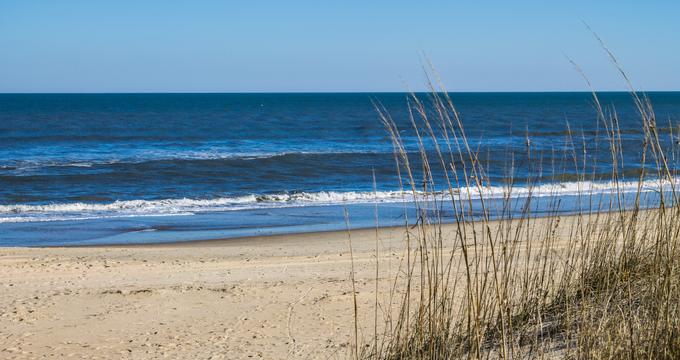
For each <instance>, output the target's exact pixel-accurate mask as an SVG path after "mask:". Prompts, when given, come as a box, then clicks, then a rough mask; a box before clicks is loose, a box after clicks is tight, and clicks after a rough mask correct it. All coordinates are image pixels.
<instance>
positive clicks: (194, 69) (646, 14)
mask: <svg viewBox="0 0 680 360" xmlns="http://www.w3.org/2000/svg"><path fill="white" fill-rule="evenodd" d="M678 14H680V2H679V1H677V0H669V1H664V0H650V1H644V2H643V1H627V0H619V1H610V0H601V1H592V0H588V1H586V0H570V1H560V2H557V1H525V0H516V1H507V0H504V1H491V0H476V1H473V0H457V1H456V0H449V1H434V0H421V1H413V0H411V1H401V0H392V1H383V0H374V1H367V0H364V1H355V0H345V1H324V0H309V1H307V0H304V1H296V0H289V1H281V0H247V1H229V0H224V1H209V0H203V1H201V0H193V1H188V0H164V1H155V0H135V1H132V0H115V1H114V0H111V1H103V0H88V1H71V0H60V1H48V0H45V1H35V0H0V92H4V93H8V92H9V93H12V92H48V93H51V92H85V93H91V92H95V93H97V92H98V93H102V92H103V93H108V92H348V91H349V92H352V91H362V92H381V91H404V90H422V89H424V85H425V83H424V76H423V70H422V64H423V54H425V56H426V57H427V58H428V59H429V60H430V61H431V62H432V64H433V65H434V67H435V68H436V69H437V72H438V73H439V74H440V75H441V79H442V82H443V83H444V84H445V85H446V88H447V89H448V90H449V91H581V90H588V88H587V87H586V85H585V83H584V81H583V79H582V78H581V77H580V75H579V74H578V73H577V72H576V71H575V70H574V69H573V67H572V65H571V64H570V63H569V61H568V60H567V57H569V58H571V59H573V60H574V61H575V62H577V63H578V64H579V65H580V66H581V67H582V68H583V70H584V72H585V73H586V74H587V76H588V77H589V78H590V80H591V81H592V83H593V86H594V87H595V88H596V89H597V90H625V89H626V88H625V85H624V82H623V81H622V79H621V78H620V77H619V76H618V75H617V72H616V70H615V69H614V68H613V66H612V65H611V63H610V61H609V60H608V59H607V57H606V54H605V52H604V51H603V50H602V48H601V47H600V46H599V45H598V43H597V41H596V40H595V39H594V37H593V35H592V33H591V32H590V31H589V30H588V29H587V27H586V26H585V25H584V22H585V23H587V24H589V25H590V26H591V27H592V29H593V30H594V31H595V32H597V33H598V34H599V35H600V36H601V37H602V39H603V40H604V41H605V42H606V44H607V46H608V47H609V48H610V49H611V50H612V51H613V52H614V53H615V54H616V56H617V57H618V59H619V61H620V63H621V65H622V66H623V67H624V69H625V70H626V71H627V72H628V73H629V75H630V77H631V78H632V79H633V80H634V85H635V86H636V87H637V88H639V89H640V90H645V91H652V90H680V71H678V70H679V67H680V40H678V35H680V21H677V16H678Z"/></svg>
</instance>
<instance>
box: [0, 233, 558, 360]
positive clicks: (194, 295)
mask: <svg viewBox="0 0 680 360" xmlns="http://www.w3.org/2000/svg"><path fill="white" fill-rule="evenodd" d="M537 224H538V227H539V228H540V227H541V224H540V221H539V222H537ZM562 224H565V222H564V221H562ZM564 228H565V229H567V228H568V227H564ZM454 230H455V228H454V226H453V225H447V226H446V227H445V228H444V231H445V233H453V232H454ZM351 235H352V244H353V249H354V264H355V268H356V285H357V291H358V307H359V313H360V316H359V328H360V330H359V331H360V337H362V338H363V339H369V338H370V337H371V335H372V334H373V331H374V330H373V329H374V326H373V325H374V310H373V309H374V302H375V293H376V291H375V286H376V283H375V281H374V279H375V277H376V274H375V266H376V258H375V244H376V232H375V230H371V229H367V230H354V231H352V233H351ZM378 239H379V247H378V248H379V257H378V258H379V266H380V279H381V281H380V282H379V283H378V284H379V286H380V288H379V290H378V294H379V296H378V297H379V301H380V302H381V303H382V304H387V303H388V302H389V296H390V295H389V294H390V288H391V285H392V281H390V279H393V278H394V276H395V274H396V273H397V271H398V270H399V269H400V260H401V259H402V258H403V251H404V248H405V247H404V242H405V240H404V230H403V229H402V228H382V229H380V231H379V235H378ZM348 245H349V244H348V239H347V233H346V232H327V233H309V234H293V235H281V236H269V237H259V238H257V237H256V238H244V239H231V240H218V241H202V242H190V243H177V244H164V245H147V246H109V247H81V248H0V358H2V359H5V358H6V359H12V358H38V357H40V358H43V357H47V358H65V357H74V358H88V359H90V358H120V357H124V358H134V359H145V358H184V359H193V358H196V359H208V358H216V359H221V358H224V359H248V358H264V359H284V358H308V359H328V358H331V359H333V358H347V355H348V352H349V346H350V344H351V340H352V336H353V329H354V325H353V324H354V323H353V321H354V320H353V304H352V284H351V282H350V268H351V267H350V265H351V261H350V253H349V246H348ZM383 319H384V318H383V317H382V315H381V320H380V321H379V322H380V323H381V324H383V323H384V321H383Z"/></svg>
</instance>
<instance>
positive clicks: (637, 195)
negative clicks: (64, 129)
mask: <svg viewBox="0 0 680 360" xmlns="http://www.w3.org/2000/svg"><path fill="white" fill-rule="evenodd" d="M598 40H599V38H598ZM603 47H604V45H603ZM604 48H605V50H606V51H607V54H608V56H609V57H610V59H611V60H612V62H613V63H614V65H615V66H616V69H617V70H619V72H620V75H621V76H622V77H623V79H624V80H625V81H626V83H627V84H628V85H629V90H630V95H631V101H633V102H634V104H635V107H636V109H637V112H638V115H639V118H640V121H639V126H640V129H641V133H642V137H643V139H642V141H641V142H640V144H641V145H640V149H639V150H640V152H639V159H640V164H639V171H637V172H636V173H635V174H634V175H633V177H632V178H631V176H630V174H626V173H624V172H623V170H622V169H623V168H624V166H623V165H624V164H623V153H622V146H624V145H623V140H622V131H621V129H620V128H619V120H618V117H617V113H616V110H615V109H613V108H610V107H608V106H607V105H606V104H602V103H601V102H600V100H599V97H598V95H597V93H596V92H593V107H594V112H595V113H596V115H597V120H596V122H594V123H593V128H592V129H586V130H587V131H588V132H589V133H591V134H592V133H594V134H596V136H595V138H596V140H592V139H591V138H587V137H586V136H585V135H584V132H585V131H586V130H580V131H578V130H572V129H571V128H570V127H569V124H568V123H567V124H565V127H566V129H567V131H566V132H565V133H566V135H565V141H564V143H565V144H567V145H568V146H564V147H561V148H559V149H555V150H553V151H554V152H555V153H557V155H559V156H552V158H553V159H555V158H558V159H561V160H559V161H553V163H552V164H550V165H551V166H550V168H544V165H543V164H544V161H542V157H543V156H544V155H545V154H544V153H542V152H541V151H539V150H537V149H536V147H535V146H534V145H532V141H531V140H532V139H531V137H530V136H529V135H527V137H526V148H525V149H524V150H523V151H525V152H526V157H527V158H528V159H529V161H528V162H526V163H524V164H517V163H515V162H514V161H513V160H512V159H513V157H512V154H509V160H508V174H509V176H508V179H507V182H506V183H505V184H504V188H505V190H504V191H503V194H502V199H501V201H500V202H499V201H498V199H497V198H494V199H492V198H490V197H491V195H488V191H487V189H488V187H489V186H490V185H491V180H490V179H489V178H488V176H486V173H487V172H486V171H485V162H484V159H483V154H480V153H479V152H478V151H477V150H476V149H475V148H474V146H473V142H471V141H470V140H469V139H468V136H467V135H466V133H465V129H464V126H463V121H462V119H461V115H460V114H459V113H458V111H457V109H456V107H455V105H454V102H453V100H452V99H451V97H450V96H449V93H447V92H446V89H444V87H443V86H442V85H441V82H440V81H439V80H438V77H437V74H436V72H435V71H434V70H433V69H432V68H431V67H429V68H428V69H427V71H426V73H427V74H428V83H429V87H430V93H429V96H427V97H423V96H421V95H416V94H412V95H411V96H410V97H408V99H407V106H408V107H407V109H408V111H409V117H410V120H411V127H412V128H411V130H413V131H415V133H416V135H417V137H418V139H419V141H420V147H419V148H420V151H419V152H417V153H415V154H414V153H409V152H408V151H407V150H406V148H405V146H404V142H403V141H402V139H401V136H400V134H401V130H402V129H399V128H398V127H397V125H396V123H395V121H393V120H392V118H391V116H390V113H389V112H388V111H387V110H386V109H385V108H384V107H382V106H381V105H380V104H379V103H377V102H376V104H375V105H376V108H377V110H378V112H379V115H380V118H381V120H382V122H383V123H384V125H385V128H386V129H387V132H388V133H389V135H390V138H391V139H392V143H393V146H394V154H395V160H396V164H397V171H398V175H399V178H400V179H402V183H401V184H400V185H401V186H402V189H403V190H404V191H406V192H410V193H411V195H412V198H413V199H414V200H413V201H415V206H416V208H417V209H418V210H417V216H416V218H411V219H409V218H406V220H405V224H404V226H405V230H406V236H405V242H406V244H405V247H404V255H403V262H402V265H401V268H400V272H399V275H397V276H395V277H394V278H393V279H391V280H390V281H392V285H391V286H392V288H393V289H394V291H393V295H392V296H391V297H390V300H389V301H388V302H387V303H384V302H379V301H378V297H377V294H376V300H375V309H371V311H372V312H374V318H375V324H374V329H373V334H372V336H369V337H368V338H361V337H360V336H359V334H358V333H357V332H356V331H355V334H354V338H355V342H354V346H353V347H352V357H353V358H357V359H359V358H362V359H414V358H418V359H456V358H471V359H495V358H502V359H515V358H526V359H534V358H574V359H623V358H628V359H678V358H680V258H679V257H678V255H680V254H679V253H678V252H679V249H678V247H679V246H680V208H679V207H678V206H676V204H677V203H678V202H677V200H678V199H677V197H678V193H677V191H676V190H677V189H676V188H675V186H676V167H675V165H674V162H675V157H676V155H675V154H676V149H675V145H674V141H670V142H669V141H662V137H663V136H670V137H671V139H672V138H673V130H672V129H673V124H670V125H669V126H668V127H667V128H668V129H670V131H666V132H664V133H661V132H660V131H659V125H658V123H657V117H656V115H655V113H654V110H653V107H652V104H651V101H650V100H649V99H648V98H647V97H646V96H645V95H644V94H642V93H639V92H637V91H635V89H634V88H633V86H632V84H631V82H630V80H629V78H628V76H627V75H626V73H625V72H624V71H623V70H621V67H620V66H619V64H618V61H617V60H616V58H615V57H614V55H613V54H612V53H611V52H610V51H609V50H608V49H607V48H606V47H604ZM577 70H579V72H580V69H578V67H577ZM584 78H585V77H584ZM586 81H587V79H586ZM588 85H590V83H588ZM663 126H664V127H665V126H666V125H663ZM528 133H529V132H528V131H527V134H528ZM664 140H665V139H664ZM425 142H429V143H430V144H433V147H434V149H435V150H434V151H429V152H428V151H426V150H425V148H426V147H425V146H424V143H425ZM668 144H671V146H670V148H669V145H668ZM593 151H606V152H608V153H609V154H610V162H611V173H610V174H609V175H608V176H607V179H603V178H602V177H601V176H599V175H598V176H599V177H598V176H596V174H595V171H594V168H595V164H593V163H592V161H593V160H592V159H593V158H594V157H592V156H590V155H591V152H593ZM552 155H555V154H552ZM532 159H533V160H534V161H532ZM627 165H630V164H627ZM520 166H523V167H524V168H523V170H524V171H523V172H518V171H517V170H518V167H520ZM566 170H570V172H571V173H574V174H576V176H575V177H576V179H575V182H576V183H577V184H582V186H583V187H582V188H579V191H578V194H577V195H576V196H575V198H576V200H575V201H577V202H578V204H579V206H578V208H579V210H578V212H577V213H576V214H573V215H572V216H569V217H563V216H561V209H560V197H559V196H558V195H557V194H556V193H550V191H549V190H547V192H548V193H547V194H546V189H549V188H550V187H549V186H548V187H546V184H545V181H546V180H545V179H548V180H547V182H548V185H554V186H555V189H558V188H559V186H560V174H564V173H565V172H566ZM435 171H440V172H441V173H435ZM517 173H522V174H528V175H526V178H521V179H520V178H517V176H516V175H514V174H517ZM435 175H438V176H435ZM437 179H440V180H437ZM441 179H444V180H443V183H442V180H441ZM551 179H552V180H551ZM604 180H607V181H609V182H610V183H611V184H612V186H611V190H610V191H609V192H608V193H606V194H602V193H601V192H595V191H593V190H592V188H589V187H588V186H586V184H589V183H593V182H595V181H604ZM520 181H521V182H522V183H523V185H524V186H528V188H529V189H530V190H529V193H528V195H522V196H521V197H517V196H515V195H514V186H515V184H516V183H517V182H520ZM539 181H541V187H540V190H541V193H540V194H539V193H538V185H539ZM630 182H634V183H636V184H637V191H634V192H630V191H623V190H622V184H623V183H628V184H629V183H630ZM650 184H652V185H651V187H652V189H650ZM532 189H536V192H535V193H534V191H532ZM650 192H651V193H653V194H655V195H654V196H655V201H654V206H653V207H651V208H650V207H649V206H647V205H648V204H649V202H648V201H645V199H646V197H647V196H649V195H648V194H649V193H650ZM494 196H496V197H497V194H496V195H494ZM409 201H411V200H409ZM537 201H540V202H542V203H543V204H546V203H547V204H549V206H548V208H549V211H548V213H547V215H548V216H546V213H542V214H536V213H534V211H533V209H534V206H533V204H534V203H535V202H537ZM473 202H478V204H479V206H480V207H481V211H477V212H473V210H472V209H473V206H472V203H473ZM499 204H500V205H499ZM445 209H446V210H445ZM517 209H520V210H519V211H517ZM445 217H446V219H445ZM451 219H452V220H453V223H454V228H455V229H456V230H455V231H454V232H453V233H450V232H449V233H445V232H444V231H442V229H443V227H442V226H443V224H444V222H445V221H447V220H448V221H450V220H451ZM376 249H377V245H376ZM376 251H377V250H376ZM377 257H378V254H376V258H377ZM377 266H378V264H377V262H376V279H375V280H376V283H377V282H378V281H379V280H378V279H379V276H378V274H379V269H378V268H377ZM383 281H384V280H383ZM376 286H377V285H376ZM355 311H362V310H361V309H360V310H356V303H355ZM363 311H368V310H367V309H364V310H363ZM379 312H380V314H382V317H381V318H380V321H384V326H378V318H379ZM355 321H356V316H355ZM381 325H382V323H381ZM379 328H380V329H384V330H379Z"/></svg>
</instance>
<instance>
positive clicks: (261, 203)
mask: <svg viewBox="0 0 680 360" xmlns="http://www.w3.org/2000/svg"><path fill="white" fill-rule="evenodd" d="M678 185H680V178H679V179H675V182H674V183H673V182H670V181H660V180H652V179H650V180H646V181H643V182H642V183H638V182H637V181H622V182H618V183H614V182H589V181H585V182H562V183H554V184H542V185H536V186H532V187H526V186H515V187H513V188H512V189H509V188H508V187H504V186H488V187H484V188H482V189H481V191H480V190H479V189H478V188H476V187H463V188H457V189H455V190H454V196H456V197H457V198H458V197H462V198H463V199H467V198H468V196H469V197H470V198H471V199H479V198H480V196H484V198H486V199H492V198H502V197H507V196H510V197H513V198H523V197H527V196H532V197H537V198H541V197H547V196H554V197H564V196H578V195H581V196H584V197H590V196H597V195H607V194H611V193H614V192H616V191H618V192H619V193H621V194H626V193H636V192H637V191H638V190H640V191H641V192H643V193H645V192H649V193H659V192H662V191H664V192H667V191H670V190H671V188H672V186H675V187H677V186H678ZM433 196H434V197H436V198H437V199H439V200H449V199H450V194H449V192H448V191H442V192H438V193H435V194H424V193H418V194H417V197H418V200H421V201H422V200H428V199H430V200H431V199H433ZM414 200H416V199H414V196H413V193H412V192H410V191H378V192H359V191H345V192H336V191H320V192H299V193H279V194H261V195H255V194H253V195H245V196H234V197H219V198H212V199H189V198H180V199H161V200H126V201H114V202H109V203H82V202H76V203H51V204H43V205H27V204H14V205H0V223H23V222H45V221H66V220H87V219H99V218H115V217H138V216H172V215H194V214H197V213H207V212H223V211H235V210H252V209H267V208H285V207H304V206H328V205H350V204H366V203H398V202H413V201H414Z"/></svg>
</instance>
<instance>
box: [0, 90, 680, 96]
mask: <svg viewBox="0 0 680 360" xmlns="http://www.w3.org/2000/svg"><path fill="white" fill-rule="evenodd" d="M443 92H444V91H438V93H443ZM592 92H593V91H591V90H509V91H508V90H490V91H486V90H484V91H475V90H473V91H460V90H456V91H446V93H449V94H555V93H592ZM594 92H596V93H630V92H631V91H630V90H594ZM635 92H638V93H675V92H680V90H635ZM410 93H416V94H429V93H431V91H428V90H422V91H396V90H389V91H112V92H103V91H102V92H95V91H93V92H78V91H73V92H71V91H63V92H39V91H36V92H32V91H25V92H3V91H0V95H143V94H148V95H151V94H154V95H164V94H167V95H172V94H176V95H188V94H196V95H201V94H203V95H210V94H215V95H258V94H260V95H274V94H277V95H286V94H291V95H293V94H300V95H310V94H319V95H323V94H328V95H330V94H410Z"/></svg>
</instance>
